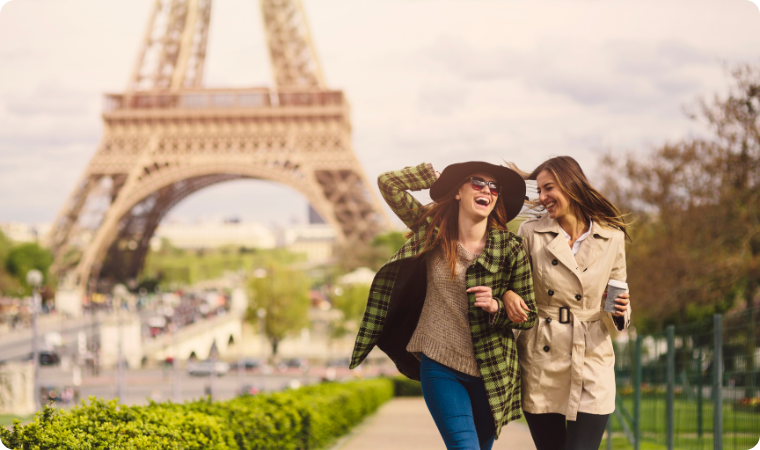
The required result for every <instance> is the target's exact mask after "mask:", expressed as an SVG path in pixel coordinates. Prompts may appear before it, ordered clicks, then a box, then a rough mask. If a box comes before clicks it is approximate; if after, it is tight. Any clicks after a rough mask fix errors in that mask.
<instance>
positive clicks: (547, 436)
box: [524, 411, 610, 450]
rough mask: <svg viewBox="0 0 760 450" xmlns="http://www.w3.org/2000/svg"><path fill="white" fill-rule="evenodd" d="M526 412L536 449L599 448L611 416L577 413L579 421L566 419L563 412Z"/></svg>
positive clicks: (583, 449)
mask: <svg viewBox="0 0 760 450" xmlns="http://www.w3.org/2000/svg"><path fill="white" fill-rule="evenodd" d="M524 413H525V419H526V420H527V421H528V427H529V428H530V435H531V436H532V437H533V442H534V443H535V444H536V450H599V444H601V443H602V436H603V435H604V428H605V427H606V426H607V420H608V419H609V417H610V415H609V414H586V413H578V417H577V418H576V420H568V421H565V415H564V414H553V413H550V414H532V413H529V412H527V411H524ZM565 422H567V426H565Z"/></svg>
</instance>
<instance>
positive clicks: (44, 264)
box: [5, 242, 53, 294]
mask: <svg viewBox="0 0 760 450" xmlns="http://www.w3.org/2000/svg"><path fill="white" fill-rule="evenodd" d="M52 264H53V255H52V253H50V251H49V250H48V249H46V248H43V247H41V246H40V245H39V244H37V243H36V242H29V243H24V244H19V245H16V246H13V247H12V248H11V249H10V251H9V252H8V256H7V257H6V260H5V268H6V269H7V271H8V273H9V274H10V275H12V276H13V277H15V278H16V280H18V282H19V284H20V285H21V286H22V287H23V288H24V290H25V291H26V293H27V294H30V293H31V288H30V287H29V285H27V284H26V274H27V272H29V271H30V270H32V269H37V270H39V271H40V272H42V275H43V276H44V279H45V283H46V284H48V282H49V277H48V270H49V269H50V266H51V265H52Z"/></svg>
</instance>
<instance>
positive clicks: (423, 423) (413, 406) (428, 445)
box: [334, 397, 536, 450]
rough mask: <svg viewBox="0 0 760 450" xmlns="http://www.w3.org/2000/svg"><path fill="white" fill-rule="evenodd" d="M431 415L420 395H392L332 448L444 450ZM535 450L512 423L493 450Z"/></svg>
mask: <svg viewBox="0 0 760 450" xmlns="http://www.w3.org/2000/svg"><path fill="white" fill-rule="evenodd" d="M445 448H446V447H445V446H444V444H443V440H442V439H441V435H440V434H438V429H437V428H436V427H435V423H434V422H433V418H432V417H430V413H429V412H428V410H427V406H425V401H424V400H423V399H422V398H421V397H420V398H415V397H412V398H396V399H393V400H391V401H390V402H388V403H386V404H385V405H383V406H382V407H381V408H380V410H379V411H378V412H377V413H376V414H375V415H374V416H372V417H370V418H369V419H367V421H366V422H364V423H363V424H361V425H359V427H358V428H357V429H356V430H355V431H354V432H353V433H352V434H351V435H350V436H348V437H347V438H346V439H344V440H343V441H341V442H340V443H338V445H337V446H336V447H335V449H334V450H445ZM507 449H509V450H535V449H536V447H535V446H534V445H533V440H532V439H531V437H530V432H529V431H528V426H527V425H525V424H524V423H519V422H513V423H510V424H509V425H507V426H506V427H505V428H504V429H502V432H501V436H500V437H499V440H497V441H496V443H495V444H494V446H493V450H507Z"/></svg>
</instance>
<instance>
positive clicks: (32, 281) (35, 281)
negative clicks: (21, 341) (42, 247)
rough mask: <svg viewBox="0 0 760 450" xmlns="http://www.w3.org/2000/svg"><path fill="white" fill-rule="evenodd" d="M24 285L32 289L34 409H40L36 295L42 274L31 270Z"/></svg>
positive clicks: (37, 307) (40, 284)
mask: <svg viewBox="0 0 760 450" xmlns="http://www.w3.org/2000/svg"><path fill="white" fill-rule="evenodd" d="M26 283H27V284H28V285H29V286H31V287H32V358H34V359H33V361H34V408H35V409H38V408H39V407H40V349H39V347H38V345H37V335H38V330H37V310H38V309H39V306H38V303H39V302H38V299H37V294H38V291H39V288H40V286H42V272H40V271H39V270H37V269H32V270H30V271H29V272H27V273H26Z"/></svg>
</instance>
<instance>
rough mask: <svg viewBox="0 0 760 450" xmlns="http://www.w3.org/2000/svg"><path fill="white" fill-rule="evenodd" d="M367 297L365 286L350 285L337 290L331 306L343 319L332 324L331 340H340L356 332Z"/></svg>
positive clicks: (367, 289) (367, 290)
mask: <svg viewBox="0 0 760 450" xmlns="http://www.w3.org/2000/svg"><path fill="white" fill-rule="evenodd" d="M368 297H369V286H367V285H361V284H352V285H349V286H345V287H339V288H337V292H336V293H335V295H333V297H332V306H333V308H335V309H337V310H338V311H340V312H341V313H342V316H343V317H341V318H340V319H337V320H335V321H333V323H332V327H331V328H332V332H331V334H332V337H333V338H341V337H343V336H345V335H346V334H349V333H352V332H356V331H357V330H358V325H359V322H360V321H361V318H362V315H363V314H364V307H365V306H366V305H367V298H368Z"/></svg>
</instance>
